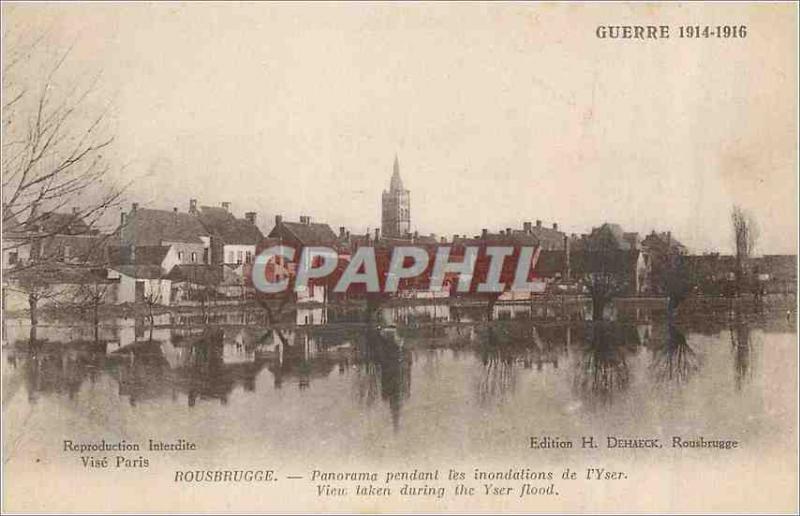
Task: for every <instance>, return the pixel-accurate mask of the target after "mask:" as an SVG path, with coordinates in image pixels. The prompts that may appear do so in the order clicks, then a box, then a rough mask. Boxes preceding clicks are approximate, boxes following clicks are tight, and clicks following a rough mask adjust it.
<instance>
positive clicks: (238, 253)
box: [236, 251, 244, 263]
mask: <svg viewBox="0 0 800 516" xmlns="http://www.w3.org/2000/svg"><path fill="white" fill-rule="evenodd" d="M243 259H244V253H242V252H241V251H236V263H242V260H243Z"/></svg>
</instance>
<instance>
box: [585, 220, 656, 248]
mask: <svg viewBox="0 0 800 516" xmlns="http://www.w3.org/2000/svg"><path fill="white" fill-rule="evenodd" d="M639 244H640V240H639V234H638V233H629V232H625V231H623V230H622V227H621V226H620V225H619V224H612V223H609V222H606V223H604V224H602V225H600V226H599V227H596V228H592V231H591V233H589V234H588V235H586V238H585V239H583V245H582V247H585V249H586V250H587V251H606V250H614V249H616V250H619V251H632V250H637V249H639ZM576 250H577V249H576Z"/></svg>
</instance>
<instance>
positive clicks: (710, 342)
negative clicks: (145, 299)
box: [3, 307, 787, 431]
mask: <svg viewBox="0 0 800 516" xmlns="http://www.w3.org/2000/svg"><path fill="white" fill-rule="evenodd" d="M440 308H441V307H440ZM314 313H316V314H317V315H319V313H318V312H314ZM518 313H519V314H524V313H525V311H524V310H521V311H520V312H518ZM333 314H334V312H327V313H326V314H325V317H326V318H329V319H328V323H327V324H317V323H316V320H317V317H316V316H315V317H314V319H313V321H314V322H313V323H312V322H311V319H309V324H305V317H304V318H303V319H302V321H303V324H299V325H298V324H279V325H275V326H265V325H260V324H252V325H242V324H239V323H236V324H225V325H191V324H176V321H178V320H179V318H177V317H176V316H174V315H170V314H164V315H160V316H157V319H156V321H155V324H154V325H150V324H148V323H147V322H145V321H143V320H141V318H135V317H133V318H119V319H110V320H107V321H103V323H102V324H101V325H100V326H99V329H98V332H97V333H96V335H95V332H94V329H93V328H92V327H91V326H78V325H70V326H63V325H62V326H59V325H58V324H57V322H52V321H51V322H50V323H48V324H42V325H40V326H39V327H38V328H36V329H35V330H34V331H33V332H31V328H30V327H26V326H25V325H24V324H21V323H19V322H18V321H9V325H8V326H9V328H8V330H7V332H8V336H9V337H8V338H9V340H10V344H9V345H8V346H7V347H5V348H4V351H3V353H4V357H5V364H4V387H5V388H6V390H5V393H6V395H7V396H13V395H14V393H15V392H17V391H21V392H25V391H27V401H28V402H29V403H32V404H35V403H37V402H38V401H39V400H40V399H42V398H44V397H48V398H53V399H55V400H57V401H59V402H62V403H68V404H69V406H70V407H72V408H74V407H79V406H81V403H84V404H88V402H87V401H86V397H85V396H84V395H83V394H84V391H85V390H86V388H87V386H97V388H98V389H106V390H107V391H108V392H107V394H108V398H109V399H110V401H109V403H112V404H114V403H118V404H120V405H124V406H125V407H126V408H127V407H132V408H133V410H138V409H139V407H141V406H142V405H144V404H148V406H149V407H156V406H157V407H161V406H163V405H175V404H177V405H181V406H184V407H188V408H189V409H190V410H195V411H196V410H198V409H199V407H203V410H225V411H228V412H225V413H224V414H225V415H229V416H230V417H231V418H232V419H236V421H235V422H232V423H231V424H232V425H241V426H244V427H246V426H247V425H248V412H246V411H245V412H242V410H244V408H243V407H246V408H247V410H255V409H254V405H253V404H258V402H259V401H261V400H263V399H265V398H269V400H270V403H272V404H277V407H278V408H282V409H284V410H291V411H295V412H296V413H297V414H300V416H298V417H303V414H304V412H303V410H304V405H303V404H302V400H312V399H313V400H320V399H322V400H324V403H325V406H329V407H331V410H332V411H333V410H336V409H337V408H338V407H349V406H353V407H354V408H355V409H356V410H357V411H359V412H362V413H363V411H365V410H366V409H371V408H373V407H374V408H379V409H381V410H386V414H385V415H382V416H381V417H385V418H386V419H385V422H386V424H387V425H390V426H391V428H393V429H394V430H395V431H399V430H401V429H403V430H405V429H407V428H408V427H409V426H414V424H415V421H418V420H419V419H420V418H422V419H424V418H425V415H424V414H421V413H420V412H419V411H420V410H421V409H420V406H421V405H420V404H422V406H426V407H427V408H426V410H430V409H431V406H432V405H431V403H436V402H437V400H440V399H444V396H445V392H449V393H450V394H448V395H449V396H451V397H450V398H447V400H448V401H447V403H449V404H456V406H457V407H458V410H464V411H467V412H469V411H474V413H473V415H474V416H475V417H476V418H480V417H482V414H484V412H483V411H485V410H486V408H487V407H488V406H492V405H500V404H503V405H504V406H511V407H514V406H515V404H521V403H525V402H526V401H527V402H530V399H531V398H530V397H531V396H533V397H534V398H536V397H541V398H542V399H545V398H547V397H548V396H555V395H557V396H560V397H564V398H565V399H559V401H560V402H563V403H561V405H563V406H572V407H579V408H578V409H576V410H581V409H580V407H586V409H587V410H595V411H596V412H595V413H602V412H608V411H611V410H612V405H614V404H615V403H617V401H618V400H619V399H620V398H623V397H626V399H628V400H630V399H632V398H631V396H630V393H631V392H636V391H637V390H638V389H649V388H650V387H651V386H653V387H657V388H656V389H653V390H648V391H647V392H648V396H650V395H652V393H653V392H661V391H662V390H663V389H660V387H661V386H663V385H664V384H666V383H668V384H670V385H671V386H675V387H676V388H678V389H692V388H694V389H707V390H708V389H730V391H729V392H740V391H743V390H744V391H746V390H747V389H743V387H744V386H745V385H747V384H748V383H750V382H753V380H754V378H755V377H756V374H755V371H754V367H753V363H754V356H755V354H756V351H757V348H758V347H759V346H760V345H761V343H760V341H758V340H757V339H755V338H754V335H755V334H758V335H762V334H769V333H770V332H771V333H777V334H785V333H787V328H786V324H785V321H784V323H780V322H779V323H775V322H773V321H770V320H767V319H757V320H754V319H747V318H744V317H735V316H734V317H732V318H730V319H728V318H725V319H724V320H707V321H703V322H702V324H695V323H681V324H680V325H678V324H671V323H670V322H667V321H665V320H659V319H658V318H657V317H652V314H650V313H646V312H641V313H640V312H639V311H638V310H637V311H636V312H633V311H630V312H629V313H628V315H626V317H628V318H625V319H623V320H620V321H616V322H603V323H594V322H591V321H583V320H581V319H580V318H577V317H576V318H575V319H571V320H569V319H567V320H558V319H556V320H550V319H546V320H541V319H540V318H539V316H538V315H537V313H536V312H535V311H533V312H528V315H527V316H524V315H520V316H513V317H511V316H510V317H508V318H504V317H498V319H499V320H496V321H493V322H491V323H487V322H482V321H479V320H477V319H473V316H475V315H477V313H476V312H471V311H470V309H469V308H466V309H465V308H464V307H450V308H449V309H448V310H443V311H439V310H438V309H437V310H436V311H433V310H431V308H430V307H428V308H424V307H405V308H404V309H402V310H397V309H382V311H381V317H382V318H383V320H384V321H386V322H387V324H388V322H392V323H394V324H396V325H397V327H396V328H393V327H392V328H390V327H387V326H383V329H380V328H381V327H379V326H369V325H364V324H362V323H355V322H349V321H348V320H349V318H350V317H351V316H352V317H353V318H356V316H357V313H356V311H353V312H352V313H350V314H348V313H347V312H343V313H336V315H333ZM184 316H185V315H182V316H181V317H184ZM186 317H188V316H186ZM231 317H233V316H231ZM237 317H238V316H237ZM247 317H249V316H247ZM247 317H245V319H247ZM330 317H332V318H334V319H336V322H332V321H331V320H330ZM221 318H222V317H221V316H220V319H221ZM291 319H292V320H293V321H296V320H297V319H296V314H294V313H293V314H292V315H291ZM356 320H358V319H356ZM754 327H757V328H758V332H755V333H754V331H753V328H754ZM709 356H713V357H714V360H706V358H708V357H709ZM565 366H566V367H565ZM731 371H733V378H731ZM698 375H702V376H703V377H705V376H707V375H720V377H722V376H724V377H725V378H726V379H727V381H728V383H724V382H712V383H708V382H696V381H695V382H693V381H692V379H693V378H695V377H697V376H698ZM634 379H635V380H636V381H635V382H634V381H633V380H634ZM698 384H700V385H698ZM463 386H466V389H464V388H463ZM559 386H563V389H561V390H559V389H558V387H559ZM23 389H24V390H23ZM440 390H442V391H444V392H439V391H440ZM278 391H280V394H281V396H277V395H275V393H277V392H278ZM462 391H463V392H462ZM454 392H455V393H456V394H455V395H454V394H453V393H454ZM554 392H555V393H558V394H553V393H554ZM286 394H291V396H285V395H286ZM706 394H708V395H709V396H712V395H714V394H715V393H714V392H706ZM298 397H299V398H298ZM526 397H527V399H526ZM232 398H235V399H237V400H244V401H243V403H232V402H231V400H232ZM284 399H286V400H292V401H283V400H284ZM250 400H253V401H250ZM298 400H300V401H301V403H300V405H299V406H298V405H297V404H298ZM290 402H291V403H294V404H295V405H293V406H292V407H287V406H283V407H282V406H281V405H280V404H281V403H290ZM4 403H5V400H4ZM425 404H427V405H425ZM256 406H259V405H256ZM434 406H435V405H434ZM473 406H478V407H481V408H480V409H479V410H476V409H475V408H474V407H473ZM86 410H88V411H89V412H91V411H93V410H95V409H94V408H92V407H88V408H87V409H86ZM521 413H524V410H522V411H521ZM375 414H381V412H379V411H376V412H375ZM174 417H175V418H178V419H180V418H181V417H186V416H185V415H181V414H175V415H174ZM308 417H311V415H310V414H309V415H308ZM520 417H522V415H521V416H520ZM541 417H545V418H546V417H548V414H546V413H545V414H541ZM165 424H167V423H165ZM176 424H177V423H176ZM354 424H358V423H357V422H356V423H354Z"/></svg>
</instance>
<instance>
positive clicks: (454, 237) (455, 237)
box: [453, 235, 458, 243]
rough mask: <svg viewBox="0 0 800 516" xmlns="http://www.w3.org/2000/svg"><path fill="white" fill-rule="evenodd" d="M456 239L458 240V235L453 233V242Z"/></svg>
mask: <svg viewBox="0 0 800 516" xmlns="http://www.w3.org/2000/svg"><path fill="white" fill-rule="evenodd" d="M456 240H458V235H453V243H455V241H456Z"/></svg>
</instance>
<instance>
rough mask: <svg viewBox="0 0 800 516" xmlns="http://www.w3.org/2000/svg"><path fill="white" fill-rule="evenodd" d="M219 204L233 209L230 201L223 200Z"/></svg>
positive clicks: (227, 208) (226, 209) (224, 207)
mask: <svg viewBox="0 0 800 516" xmlns="http://www.w3.org/2000/svg"><path fill="white" fill-rule="evenodd" d="M219 205H220V206H222V209H223V210H225V211H231V203H230V201H224V202H221V203H220V204H219Z"/></svg>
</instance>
